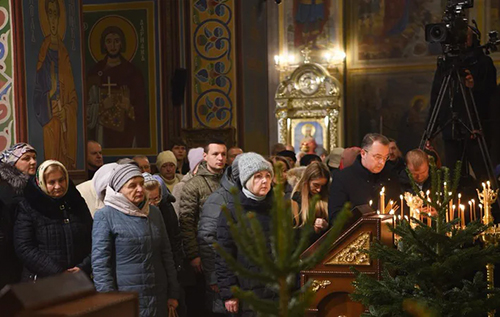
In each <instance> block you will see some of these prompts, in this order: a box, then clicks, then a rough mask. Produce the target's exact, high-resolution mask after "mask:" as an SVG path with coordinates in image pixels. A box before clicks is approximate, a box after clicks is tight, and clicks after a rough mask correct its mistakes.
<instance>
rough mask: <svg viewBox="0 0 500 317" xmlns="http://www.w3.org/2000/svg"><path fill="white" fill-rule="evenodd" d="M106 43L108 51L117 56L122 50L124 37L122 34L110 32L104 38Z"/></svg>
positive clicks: (112, 55) (111, 55) (110, 54)
mask: <svg viewBox="0 0 500 317" xmlns="http://www.w3.org/2000/svg"><path fill="white" fill-rule="evenodd" d="M104 45H105V46H106V51H107V52H108V55H109V56H110V57H117V56H118V55H120V52H121V48H122V39H121V37H120V35H118V34H115V33H110V34H108V35H106V37H105V38H104Z"/></svg>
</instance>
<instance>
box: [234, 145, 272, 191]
mask: <svg viewBox="0 0 500 317" xmlns="http://www.w3.org/2000/svg"><path fill="white" fill-rule="evenodd" d="M237 158H238V170H239V173H240V181H241V186H243V187H245V184H246V183H247V181H248V180H249V179H250V177H252V176H253V174H255V173H257V172H260V171H268V172H269V173H271V175H273V177H274V173H273V166H272V165H271V163H269V162H268V161H267V160H266V159H265V158H263V157H262V155H260V154H257V153H253V152H249V153H244V154H240V155H238V156H237Z"/></svg>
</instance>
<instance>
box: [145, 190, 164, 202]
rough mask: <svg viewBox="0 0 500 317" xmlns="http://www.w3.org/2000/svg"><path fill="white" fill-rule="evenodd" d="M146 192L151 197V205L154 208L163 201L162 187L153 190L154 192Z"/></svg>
mask: <svg viewBox="0 0 500 317" xmlns="http://www.w3.org/2000/svg"><path fill="white" fill-rule="evenodd" d="M146 192H147V193H148V197H149V204H150V205H153V206H158V205H159V204H160V201H161V195H160V186H158V187H156V188H154V189H152V190H147V189H146Z"/></svg>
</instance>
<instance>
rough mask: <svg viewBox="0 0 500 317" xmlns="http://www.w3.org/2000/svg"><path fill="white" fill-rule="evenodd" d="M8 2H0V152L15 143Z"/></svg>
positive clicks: (6, 0) (3, 0)
mask: <svg viewBox="0 0 500 317" xmlns="http://www.w3.org/2000/svg"><path fill="white" fill-rule="evenodd" d="M10 12H11V6H10V1H8V0H0V152H2V151H3V150H5V149H6V148H8V147H9V146H11V145H12V144H13V143H15V126H14V118H15V108H14V103H13V87H12V73H13V64H12V49H13V46H12V32H11V19H10Z"/></svg>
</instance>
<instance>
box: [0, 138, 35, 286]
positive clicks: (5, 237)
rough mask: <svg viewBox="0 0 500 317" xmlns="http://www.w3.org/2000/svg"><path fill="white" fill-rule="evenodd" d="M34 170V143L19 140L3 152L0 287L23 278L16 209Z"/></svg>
mask: <svg viewBox="0 0 500 317" xmlns="http://www.w3.org/2000/svg"><path fill="white" fill-rule="evenodd" d="M35 172H36V151H35V149H34V148H33V147H32V146H31V145H29V144H26V143H17V144H14V145H13V146H11V147H10V148H8V149H6V150H5V151H3V152H2V153H1V154H0V259H1V260H0V272H1V274H0V289H2V288H3V287H4V286H5V285H7V284H13V283H17V282H19V281H20V279H21V271H22V265H21V264H20V262H19V260H18V259H17V256H16V253H15V251H14V243H13V234H14V221H15V218H16V214H15V210H16V207H17V204H19V202H20V201H21V199H22V198H23V191H24V187H26V183H27V182H28V179H29V177H30V175H35Z"/></svg>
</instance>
